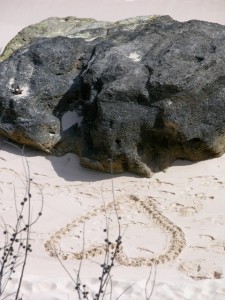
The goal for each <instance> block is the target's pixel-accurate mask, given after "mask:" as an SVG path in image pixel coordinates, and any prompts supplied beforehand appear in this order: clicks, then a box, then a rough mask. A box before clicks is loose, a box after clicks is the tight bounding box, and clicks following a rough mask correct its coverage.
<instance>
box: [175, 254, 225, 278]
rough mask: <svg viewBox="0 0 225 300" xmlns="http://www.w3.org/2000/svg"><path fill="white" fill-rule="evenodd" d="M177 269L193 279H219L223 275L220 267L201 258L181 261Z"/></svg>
mask: <svg viewBox="0 0 225 300" xmlns="http://www.w3.org/2000/svg"><path fill="white" fill-rule="evenodd" d="M178 269H179V270H180V271H181V272H183V273H185V274H186V275H188V276H189V277H191V278H192V279H195V280H200V279H221V278H222V277H223V271H222V268H220V267H219V266H216V265H214V264H213V263H210V262H208V261H206V260H203V259H196V260H190V261H185V262H182V263H181V264H180V265H179V267H178Z"/></svg>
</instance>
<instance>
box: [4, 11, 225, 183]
mask: <svg viewBox="0 0 225 300" xmlns="http://www.w3.org/2000/svg"><path fill="white" fill-rule="evenodd" d="M68 20H70V25H69V30H68V28H67V27H66V28H67V29H65V28H64V29H63V30H62V24H64V23H65V22H66V19H50V20H46V21H43V22H44V23H45V24H47V23H48V22H49V24H50V25H51V26H50V27H49V28H50V29H48V34H46V30H47V29H45V33H44V34H43V33H42V32H40V30H39V29H38V28H40V24H41V23H40V24H39V25H38V24H37V25H36V27H35V26H33V27H32V34H30V33H29V27H28V29H26V30H27V32H28V34H27V36H26V38H24V40H29V43H28V44H27V43H24V44H22V45H21V44H20V45H18V42H17V41H18V40H21V36H20V35H21V34H22V36H23V35H24V32H22V33H21V34H19V36H17V37H15V38H14V39H15V41H16V42H15V43H14V42H13V41H12V42H11V43H10V47H8V49H9V48H10V49H17V50H15V51H14V52H12V54H11V55H10V54H9V52H7V51H8V50H7V49H6V50H7V51H6V50H5V52H4V53H3V55H2V57H1V59H2V62H1V63H0V114H1V116H0V118H1V119H0V120H1V122H0V133H1V134H2V135H3V136H6V137H8V138H10V139H12V140H14V141H16V142H19V143H22V144H26V145H29V146H32V147H35V148H39V149H42V150H44V151H47V152H49V153H54V154H57V155H62V154H64V153H67V152H74V153H76V154H78V155H79V156H80V158H81V164H82V165H84V166H85V167H90V168H94V169H97V170H101V171H105V172H110V171H111V167H112V170H113V172H114V173H121V172H124V171H130V172H133V173H136V174H139V175H141V176H147V177H148V176H151V174H152V172H156V171H159V170H162V169H164V168H167V167H168V166H170V165H171V164H172V163H173V162H174V161H175V160H176V159H178V158H179V159H188V160H191V161H198V160H202V159H207V158H211V157H216V156H219V155H222V154H223V153H224V149H225V126H224V125H225V73H224V70H225V26H222V25H218V24H213V23H208V22H202V21H188V22H184V23H182V22H178V21H174V20H173V19H171V18H170V17H168V16H162V17H140V18H135V19H129V20H125V21H121V22H116V23H109V22H99V23H98V22H97V21H95V20H88V19H85V20H83V21H82V20H80V19H75V18H72V19H71V18H69V19H68ZM68 20H67V21H68ZM76 20H77V21H76ZM43 22H42V23H43ZM72 22H74V27H73V26H72V25H71V24H72ZM52 24H54V26H53V25H52ZM84 24H85V28H84ZM38 26H39V27H38ZM57 26H58V28H59V29H60V28H61V29H60V30H59V32H60V34H61V35H62V36H58V37H56V35H57V34H56V32H57V30H56V29H57ZM60 26H61V27H60ZM79 26H80V27H79ZM35 28H36V31H37V32H38V34H37V36H38V37H35V34H33V32H35ZM72 28H75V29H72ZM51 30H52V32H53V33H52V36H54V37H49V36H51ZM69 32H70V34H69ZM71 32H74V33H73V34H71ZM46 36H48V37H46ZM68 36H70V37H68ZM6 52H7V53H8V54H7V55H6ZM68 115H70V118H72V119H71V120H70V122H69V123H67V125H65V120H66V119H67V117H68ZM68 124H69V125H68Z"/></svg>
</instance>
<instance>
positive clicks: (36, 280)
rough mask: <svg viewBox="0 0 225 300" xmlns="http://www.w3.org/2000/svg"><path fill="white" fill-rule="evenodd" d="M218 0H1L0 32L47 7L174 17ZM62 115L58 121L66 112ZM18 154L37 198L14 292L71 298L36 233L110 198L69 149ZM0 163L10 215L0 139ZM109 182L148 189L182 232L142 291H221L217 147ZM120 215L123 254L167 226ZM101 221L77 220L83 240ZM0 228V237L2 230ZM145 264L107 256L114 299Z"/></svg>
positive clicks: (134, 290)
mask: <svg viewBox="0 0 225 300" xmlns="http://www.w3.org/2000/svg"><path fill="white" fill-rule="evenodd" d="M53 3H54V4H53ZM87 3H88V4H87ZM94 3H95V4H94ZM75 4H76V5H75ZM78 4H79V5H78ZM150 4H151V5H150ZM72 8H74V9H72ZM113 8H114V10H113ZM116 8H117V10H116ZM122 8H123V9H122ZM224 8H225V1H223V0H221V1H219V0H218V1H216V0H214V1H213V0H208V1H207V0H205V1H203V0H201V1H200V0H196V1H191V0H190V1H179V0H176V1H175V0H173V1H162V0H161V1H148V2H147V1H141V0H140V1H138V0H134V1H122V0H115V1H112V0H111V1H106V0H105V1H104V0H101V5H100V4H98V1H95V2H93V1H68V0H67V5H65V1H59V0H55V1H51V0H48V1H43V0H38V1H35V2H32V4H31V1H28V0H26V1H24V0H23V1H20V2H18V1H11V2H9V1H7V2H6V1H5V2H4V3H3V4H1V12H0V23H1V24H3V23H4V24H5V27H4V32H3V33H4V34H0V37H1V42H2V43H3V44H4V43H6V41H8V40H9V39H10V38H11V37H12V35H14V34H15V33H16V31H15V30H16V28H17V29H19V30H20V29H21V28H22V27H23V26H25V25H28V24H30V23H34V22H37V21H40V20H41V19H43V18H46V17H48V16H66V15H77V16H79V17H96V18H98V19H109V20H115V19H120V18H122V17H128V16H129V17H130V16H135V15H140V14H142V15H143V14H159V13H164V14H170V15H172V16H173V17H174V18H176V19H178V20H187V19H191V18H198V19H205V20H210V21H214V22H220V23H223V24H225V14H224V11H225V10H224ZM0 30H2V28H1V29H0ZM64 122H65V126H68V124H69V122H70V121H69V120H68V122H67V120H64ZM25 154H26V157H27V161H28V163H29V167H30V172H31V177H32V186H31V192H32V215H33V217H34V216H35V215H36V214H37V213H38V212H39V209H40V204H41V193H40V190H41V191H42V194H43V197H44V208H43V216H41V218H40V220H39V221H38V223H36V224H35V226H34V227H33V228H32V231H33V233H32V247H33V252H32V253H31V254H30V256H29V260H28V265H27V269H26V273H25V277H24V281H23V285H22V291H21V292H22V296H23V300H36V299H38V300H68V299H77V295H76V293H75V291H74V286H73V284H72V282H71V280H70V278H69V277H68V276H67V275H66V273H65V272H64V270H63V269H62V267H61V266H60V264H59V262H58V261H57V259H55V258H51V257H49V256H48V253H47V252H46V251H45V248H44V242H45V241H46V240H47V239H49V238H50V236H51V235H52V234H53V233H54V232H55V231H56V230H58V229H60V228H61V227H63V226H65V225H66V224H68V223H71V222H72V221H73V220H75V219H77V218H78V217H80V216H81V215H84V214H86V213H87V212H89V211H91V210H93V209H94V208H96V207H99V206H101V205H102V202H103V200H102V199H103V198H104V200H105V201H106V202H109V201H111V200H112V186H111V184H112V181H111V176H110V175H109V174H102V173H98V172H94V171H92V170H87V169H84V168H82V167H81V166H80V165H79V159H78V158H77V157H76V156H75V155H72V154H68V155H66V156H64V157H61V158H55V157H50V156H45V155H44V154H42V153H40V152H36V151H31V150H28V149H27V150H26V151H25ZM0 168H1V172H0V195H1V197H0V211H1V216H2V218H3V219H4V221H5V223H7V224H12V225H13V224H14V220H15V208H14V207H15V203H14V195H13V186H15V190H16V202H18V205H19V203H20V202H21V200H22V199H23V197H24V188H25V185H24V181H25V178H24V170H23V164H22V158H21V152H20V151H19V150H18V149H17V148H15V147H14V146H12V145H10V144H8V143H7V142H6V141H4V140H1V142H0ZM113 182H114V189H115V198H116V199H126V198H127V196H128V195H131V194H132V195H136V196H138V197H140V198H141V199H146V198H148V197H151V198H152V199H153V200H154V201H155V203H156V205H157V208H158V209H159V210H160V212H161V213H162V214H163V215H165V216H166V217H167V218H168V219H170V220H171V221H172V222H173V223H174V224H176V225H177V226H179V227H180V228H181V229H182V230H183V232H184V233H185V238H186V247H185V249H184V250H183V251H182V253H181V255H180V256H179V257H178V258H177V259H176V260H174V261H170V262H169V263H166V264H160V265H158V266H157V268H156V282H155V287H154V291H153V295H152V297H151V299H153V300H193V299H197V300H205V299H207V300H222V299H225V280H224V273H225V238H224V230H225V213H224V211H225V201H224V192H225V156H223V157H220V158H217V159H213V160H208V161H204V162H199V163H196V164H192V163H189V162H185V161H178V162H176V163H175V164H174V165H173V166H172V167H171V168H169V169H168V170H167V171H166V172H165V173H164V172H161V173H157V174H155V176H154V177H153V178H151V179H146V178H139V177H136V176H134V175H131V174H123V175H121V176H115V177H114V179H113ZM122 217H123V218H122V221H121V222H122V223H123V224H124V223H125V224H126V225H127V229H126V231H125V234H124V236H123V242H124V248H125V251H126V252H127V254H128V256H144V257H146V258H147V257H150V256H151V255H153V256H155V255H157V254H159V253H161V252H162V251H163V250H164V249H165V247H166V245H167V243H168V235H167V234H166V233H165V232H164V231H162V230H160V228H159V227H158V225H155V224H154V223H153V222H151V221H149V220H148V219H147V218H146V215H144V214H143V213H138V212H137V210H135V208H132V207H130V206H129V205H128V206H126V205H125V206H124V213H122ZM104 222H105V218H104V215H98V216H96V217H93V218H92V219H91V220H90V221H87V223H86V227H85V245H86V247H89V246H91V245H92V244H93V243H96V244H101V243H102V242H103V239H104V235H103V231H102V228H103V227H102V226H103V225H104ZM102 224H103V225H102ZM111 228H112V231H113V232H115V234H117V226H115V222H111ZM0 238H1V240H2V233H1V235H0ZM79 245H82V227H81V226H80V227H78V228H75V229H74V230H73V231H72V232H71V233H69V234H68V236H65V237H64V238H63V239H62V240H61V241H60V246H61V247H62V249H64V250H65V251H66V250H67V251H71V252H78V251H80V250H79ZM102 259H103V258H102V256H100V257H94V258H93V259H91V260H84V261H83V265H82V274H81V275H82V279H83V282H85V283H86V284H87V285H88V286H89V287H90V289H91V291H94V290H95V291H96V287H97V285H98V282H99V280H98V277H99V275H100V271H101V268H100V267H99V265H98V264H97V263H101V262H102ZM96 262H97V263H96ZM65 265H66V267H67V268H68V270H69V271H70V272H71V274H72V275H74V276H75V272H74V270H77V269H78V266H79V261H76V260H72V261H65ZM154 270H155V269H154V268H153V271H154ZM149 272H150V268H149V267H138V268H135V267H124V266H120V265H119V264H118V263H116V266H115V268H114V270H113V274H112V275H113V278H112V280H113V297H112V299H116V298H117V297H118V296H119V295H120V294H121V293H122V292H123V291H124V290H125V289H126V287H128V286H131V287H130V289H129V290H128V291H127V292H126V293H125V294H124V295H123V296H122V297H121V298H120V299H132V300H138V299H145V284H146V280H147V278H148V275H149ZM218 277H221V278H218ZM16 278H17V275H16V274H15V276H14V279H13V280H12V281H11V282H10V285H9V286H8V290H9V292H13V289H14V288H15V286H16ZM152 278H153V276H152ZM217 278H218V279H217ZM133 284H134V285H133ZM151 284H152V281H150V284H149V286H148V291H150V290H151ZM12 299H14V298H12Z"/></svg>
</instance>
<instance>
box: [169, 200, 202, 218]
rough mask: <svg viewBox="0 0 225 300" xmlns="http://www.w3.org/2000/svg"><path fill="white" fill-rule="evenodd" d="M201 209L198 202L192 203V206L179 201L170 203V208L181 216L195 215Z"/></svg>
mask: <svg viewBox="0 0 225 300" xmlns="http://www.w3.org/2000/svg"><path fill="white" fill-rule="evenodd" d="M201 209H202V205H201V204H200V203H193V205H192V206H185V205H183V204H181V203H178V202H174V203H172V204H171V205H170V210H171V211H173V212H177V213H178V214H179V215H180V216H182V217H190V216H193V215H196V214H197V213H198V212H199V211H200V210H201Z"/></svg>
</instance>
